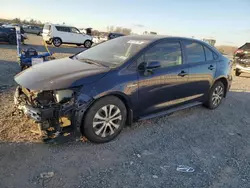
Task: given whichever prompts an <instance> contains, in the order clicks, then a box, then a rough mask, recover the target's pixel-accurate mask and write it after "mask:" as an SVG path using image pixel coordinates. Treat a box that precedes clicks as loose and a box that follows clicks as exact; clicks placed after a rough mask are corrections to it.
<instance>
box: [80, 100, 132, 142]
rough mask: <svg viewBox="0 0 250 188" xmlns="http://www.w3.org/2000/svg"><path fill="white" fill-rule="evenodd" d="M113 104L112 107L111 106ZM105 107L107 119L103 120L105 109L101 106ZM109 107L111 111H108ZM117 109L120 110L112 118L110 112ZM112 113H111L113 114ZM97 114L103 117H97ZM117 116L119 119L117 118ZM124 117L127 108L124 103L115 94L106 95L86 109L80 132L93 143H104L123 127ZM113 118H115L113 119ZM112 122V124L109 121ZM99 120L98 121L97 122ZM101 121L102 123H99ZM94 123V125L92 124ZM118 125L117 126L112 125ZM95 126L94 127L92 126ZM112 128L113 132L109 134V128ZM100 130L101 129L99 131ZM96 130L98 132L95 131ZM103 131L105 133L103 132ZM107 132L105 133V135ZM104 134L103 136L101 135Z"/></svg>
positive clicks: (114, 111)
mask: <svg viewBox="0 0 250 188" xmlns="http://www.w3.org/2000/svg"><path fill="white" fill-rule="evenodd" d="M111 106H113V107H111ZM105 107H106V111H107V113H108V114H109V115H108V114H107V116H106V117H108V120H107V119H106V120H104V119H105V117H104V115H105V113H104V112H105V110H103V108H105ZM110 109H111V112H110V111H109V110H110ZM117 109H119V110H120V112H119V113H118V114H117V115H115V116H113V120H112V118H111V117H112V112H113V113H114V114H115V113H116V112H117V111H116V110H117ZM101 113H102V114H101ZM114 114H113V115H114ZM97 115H101V116H102V117H101V118H103V119H99V118H98V117H100V116H98V117H97V118H96V116H97ZM119 117H120V118H121V119H119ZM126 117H127V109H126V106H125V105H124V103H123V102H122V101H121V100H120V99H119V98H117V97H115V96H107V97H103V98H101V99H99V100H98V101H96V102H95V103H94V104H93V105H92V106H91V107H90V108H89V109H88V111H87V113H86V116H85V118H84V121H83V125H82V133H83V135H84V136H86V138H87V139H88V140H89V141H91V142H95V143H104V142H109V141H111V140H113V139H114V138H115V137H116V136H117V135H118V134H119V133H120V132H121V131H122V129H123V127H124V125H125V122H126ZM114 119H115V120H114ZM110 121H111V122H112V124H111V123H110ZM98 122H99V123H98ZM100 122H103V123H100ZM114 122H115V123H114ZM94 123H96V125H94ZM114 124H115V125H116V126H117V125H119V126H118V127H117V128H115V126H113V125H114ZM94 126H95V127H94ZM110 127H111V128H112V129H113V131H114V132H113V133H112V134H111V132H112V131H111V128H110ZM100 130H102V131H100ZM98 131H100V132H99V134H98V133H97V132H98ZM103 132H105V134H104V133H103ZM106 134H107V135H106ZM103 135H105V136H104V137H102V136H103Z"/></svg>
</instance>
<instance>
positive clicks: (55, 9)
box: [0, 0, 250, 46]
mask: <svg viewBox="0 0 250 188" xmlns="http://www.w3.org/2000/svg"><path fill="white" fill-rule="evenodd" d="M0 1H2V2H1V11H0V18H21V19H28V20H29V19H31V18H33V19H36V20H41V21H42V22H51V23H59V24H60V23H63V22H64V23H65V24H67V25H72V26H75V27H78V28H82V27H84V28H85V27H92V28H94V29H97V30H101V31H107V26H111V25H113V26H121V27H127V28H131V29H132V32H133V33H138V34H142V33H143V31H155V32H157V33H158V34H162V35H173V36H185V37H192V36H194V38H198V39H202V38H214V39H216V41H217V42H216V45H235V46H240V45H242V44H244V43H245V42H247V41H248V42H250V0H88V1H86V0H8V1H6V0H0Z"/></svg>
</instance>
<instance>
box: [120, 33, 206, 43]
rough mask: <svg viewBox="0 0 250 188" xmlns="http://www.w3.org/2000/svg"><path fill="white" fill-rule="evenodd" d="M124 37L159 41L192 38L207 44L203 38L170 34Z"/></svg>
mask: <svg viewBox="0 0 250 188" xmlns="http://www.w3.org/2000/svg"><path fill="white" fill-rule="evenodd" d="M124 37H128V38H131V39H133V40H151V41H157V40H160V39H176V40H192V41H197V42H201V43H204V44H207V43H205V42H204V41H202V40H198V39H194V38H188V37H179V36H169V35H127V36H124Z"/></svg>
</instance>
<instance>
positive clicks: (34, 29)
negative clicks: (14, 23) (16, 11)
mask: <svg viewBox="0 0 250 188" xmlns="http://www.w3.org/2000/svg"><path fill="white" fill-rule="evenodd" d="M23 29H24V31H25V32H26V33H32V34H36V35H41V34H42V28H40V27H38V26H32V25H29V26H25V27H23Z"/></svg>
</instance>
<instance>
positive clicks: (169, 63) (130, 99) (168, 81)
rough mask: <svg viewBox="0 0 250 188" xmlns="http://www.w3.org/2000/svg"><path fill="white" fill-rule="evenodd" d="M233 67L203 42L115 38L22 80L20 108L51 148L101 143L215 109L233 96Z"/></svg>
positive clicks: (38, 68)
mask: <svg viewBox="0 0 250 188" xmlns="http://www.w3.org/2000/svg"><path fill="white" fill-rule="evenodd" d="M231 66H232V63H231V61H230V60H229V59H227V58H225V57H224V56H223V55H221V54H220V52H218V51H217V50H216V49H215V48H214V47H212V46H209V45H208V44H207V43H204V42H202V41H199V40H195V39H189V38H180V37H164V36H157V35H153V36H146V35H144V36H124V37H118V38H115V39H113V40H110V41H107V42H105V43H101V44H99V45H96V46H95V47H92V48H90V49H88V50H85V51H83V52H81V53H78V54H76V55H73V56H71V57H68V58H64V59H58V60H53V61H48V62H44V63H41V64H38V65H35V66H32V67H31V68H29V69H27V70H25V71H23V72H21V73H19V74H18V75H17V76H16V77H15V80H16V82H17V83H18V84H19V87H18V88H17V90H16V93H15V103H16V105H18V108H19V109H21V110H22V111H23V112H24V113H25V114H27V115H29V116H30V117H31V118H33V119H34V120H35V121H36V122H38V123H39V125H40V126H41V129H42V130H45V131H46V132H47V135H48V139H47V140H55V139H58V138H59V137H66V136H69V135H77V134H78V133H81V134H82V135H84V136H85V137H87V139H89V140H90V141H92V142H96V143H102V142H107V141H110V140H112V139H114V138H115V137H116V136H117V135H118V134H119V133H120V132H121V130H122V129H123V127H124V125H125V124H131V123H132V122H133V121H137V120H143V119H148V118H153V117H156V116H163V115H166V114H169V113H172V112H174V111H177V110H181V109H185V108H189V107H192V106H196V105H200V104H204V105H205V106H206V107H208V108H209V109H215V108H217V107H218V106H219V105H220V104H221V101H222V99H223V98H224V97H226V95H227V91H228V90H229V88H230V85H231V81H232V76H231V68H232V67H231ZM79 135H80V134H79Z"/></svg>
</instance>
